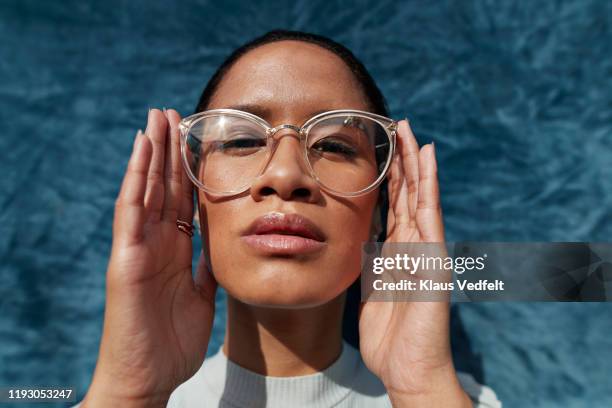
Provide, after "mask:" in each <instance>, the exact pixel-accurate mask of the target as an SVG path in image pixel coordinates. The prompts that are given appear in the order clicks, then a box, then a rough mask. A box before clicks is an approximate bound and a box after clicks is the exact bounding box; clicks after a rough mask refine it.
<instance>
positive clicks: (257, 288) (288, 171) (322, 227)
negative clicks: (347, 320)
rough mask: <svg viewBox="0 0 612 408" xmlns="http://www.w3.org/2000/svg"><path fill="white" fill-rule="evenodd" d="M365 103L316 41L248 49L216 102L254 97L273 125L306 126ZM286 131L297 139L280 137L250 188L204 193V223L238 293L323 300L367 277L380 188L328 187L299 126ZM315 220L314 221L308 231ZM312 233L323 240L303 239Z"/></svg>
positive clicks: (308, 302) (212, 250) (266, 299)
mask: <svg viewBox="0 0 612 408" xmlns="http://www.w3.org/2000/svg"><path fill="white" fill-rule="evenodd" d="M366 101H367V100H366V98H365V96H364V94H363V91H362V90H361V87H360V85H359V84H358V83H357V81H356V79H355V78H354V77H353V75H352V74H351V72H350V71H349V69H348V67H347V66H346V65H345V63H344V62H343V61H342V60H341V59H340V58H339V57H337V56H336V55H335V54H333V53H331V52H330V51H327V50H325V49H323V48H321V47H318V46H316V45H314V44H309V43H304V42H300V41H280V42H275V43H271V44H266V45H263V46H260V47H258V48H256V49H255V50H252V51H250V52H248V53H247V54H246V55H244V56H242V57H241V58H240V59H239V60H238V61H237V62H236V63H235V64H234V66H233V67H232V68H231V69H230V70H229V71H228V73H227V74H226V75H225V76H224V78H223V79H222V81H221V83H220V85H219V87H218V88H217V90H216V93H215V94H214V96H213V98H212V100H211V102H210V104H209V106H208V109H216V108H230V107H237V106H242V107H243V108H242V109H243V110H245V108H244V106H247V105H248V106H249V107H252V108H253V110H254V111H253V113H256V114H258V115H259V116H261V117H263V118H264V119H266V120H267V121H268V122H269V123H270V124H271V125H272V126H278V125H280V124H293V125H296V126H301V125H302V124H303V123H304V122H305V121H306V120H307V119H309V118H310V117H312V116H313V114H314V113H315V112H317V111H321V110H333V109H344V108H349V109H360V110H369V107H368V104H367V102H366ZM281 135H288V136H289V137H281V138H280V139H279V140H280V142H279V144H278V147H277V149H276V150H275V152H274V155H273V156H272V158H271V160H270V163H269V164H268V166H267V168H266V169H265V171H264V172H263V174H262V175H261V176H260V177H259V178H257V179H256V180H255V181H254V182H253V183H252V184H251V188H250V190H249V191H248V192H246V193H244V194H241V195H239V196H233V197H230V198H223V199H220V198H219V197H213V196H209V195H207V194H205V193H204V192H203V191H201V190H200V191H199V196H198V199H199V205H200V218H201V223H202V225H203V226H205V227H207V230H205V231H206V234H207V236H206V238H205V239H206V241H207V242H208V243H209V244H208V248H209V254H210V261H211V265H212V268H213V273H214V275H215V278H216V279H217V281H218V282H219V284H220V285H221V286H222V287H223V288H225V290H226V291H227V292H228V293H229V294H230V295H231V296H233V297H234V298H236V299H238V300H240V301H242V302H245V303H248V304H253V305H260V306H274V307H291V308H296V307H309V306H315V305H320V304H323V303H326V302H329V301H330V300H332V299H333V298H335V297H336V296H338V295H339V294H341V293H342V292H343V291H344V290H345V289H346V288H347V287H348V286H349V285H350V284H351V283H352V282H353V281H354V280H355V279H356V278H357V276H358V275H359V273H360V256H361V244H362V242H363V241H367V240H368V239H370V237H369V235H370V225H371V220H372V215H373V211H374V208H375V206H376V202H377V197H378V189H375V190H374V191H372V192H370V193H368V194H366V195H362V196H359V197H351V198H345V197H339V196H334V195H332V194H329V193H327V192H326V191H324V190H322V189H321V188H320V187H319V185H318V184H317V183H316V182H315V180H314V179H312V177H311V176H310V175H309V172H308V167H307V164H306V162H305V158H304V155H303V148H302V147H301V145H300V142H299V139H298V138H297V137H296V136H297V133H296V132H295V131H293V130H291V129H283V130H281V131H279V133H277V136H281ZM283 215H290V216H291V215H293V216H294V218H284V216H283ZM295 215H297V216H295ZM260 217H263V218H260ZM257 220H259V221H261V222H260V223H259V224H257V225H258V226H257V225H256V226H255V230H253V228H252V227H253V226H254V224H253V223H254V222H257ZM309 222H310V223H311V227H312V228H310V232H304V228H306V229H308V228H307V227H304V224H308V223H309ZM257 228H259V229H257ZM313 231H314V234H315V235H316V239H314V240H313V239H307V238H304V236H303V235H309V234H312V233H313ZM263 233H265V234H263ZM257 234H263V235H257ZM286 234H289V235H286ZM291 234H293V236H291ZM296 235H297V236H296ZM311 238H312V237H311Z"/></svg>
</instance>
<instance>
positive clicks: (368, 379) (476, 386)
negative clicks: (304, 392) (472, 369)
mask: <svg viewBox="0 0 612 408" xmlns="http://www.w3.org/2000/svg"><path fill="white" fill-rule="evenodd" d="M348 347H350V348H351V349H350V350H351V352H352V353H356V355H357V359H358V360H357V361H358V367H357V370H356V372H355V383H354V384H353V387H352V388H353V392H352V393H351V395H350V399H351V400H352V401H351V404H349V405H348V406H351V407H352V406H357V407H362V406H363V407H391V406H392V405H391V401H390V400H389V396H388V394H387V391H386V389H385V387H384V385H383V383H382V382H381V381H380V380H379V379H378V377H377V376H376V375H374V374H373V373H372V372H371V371H370V370H369V369H368V368H367V367H366V365H365V363H364V362H363V360H362V358H361V354H360V353H359V351H358V350H356V349H355V348H353V347H352V346H348ZM457 378H458V380H459V383H460V384H461V386H462V388H463V389H464V390H465V392H466V393H467V394H468V396H469V397H470V399H471V400H472V403H473V404H474V407H475V408H501V406H502V404H501V402H500V401H499V399H498V398H497V395H496V394H495V392H494V391H493V390H492V389H491V388H490V387H487V386H486V385H482V384H480V383H478V382H477V381H476V380H475V379H474V377H473V376H472V375H471V374H469V373H466V372H462V371H458V372H457Z"/></svg>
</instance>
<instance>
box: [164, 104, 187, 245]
mask: <svg viewBox="0 0 612 408" xmlns="http://www.w3.org/2000/svg"><path fill="white" fill-rule="evenodd" d="M164 118H165V116H164ZM166 123H168V120H166ZM182 192H183V188H182V185H181V154H180V144H179V138H178V132H177V131H176V130H175V131H172V129H171V128H168V137H167V138H166V164H165V168H164V205H163V208H162V221H165V222H170V223H173V224H174V223H176V220H177V219H178V217H179V206H180V204H181V201H182V199H183V197H182ZM183 221H185V220H183ZM187 221H189V222H191V220H187ZM185 236H187V235H185Z"/></svg>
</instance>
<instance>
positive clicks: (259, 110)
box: [225, 103, 333, 119]
mask: <svg viewBox="0 0 612 408" xmlns="http://www.w3.org/2000/svg"><path fill="white" fill-rule="evenodd" d="M225 109H235V110H240V111H243V112H249V113H251V114H253V115H256V116H259V117H260V118H263V119H269V118H270V117H271V116H272V110H271V109H269V108H266V107H265V106H262V105H257V104H250V103H246V104H240V105H232V106H228V107H227V108H225ZM330 110H333V109H321V110H317V111H314V112H310V113H309V115H310V116H308V117H309V118H312V117H313V116H316V115H318V114H319V113H323V112H329V111H330Z"/></svg>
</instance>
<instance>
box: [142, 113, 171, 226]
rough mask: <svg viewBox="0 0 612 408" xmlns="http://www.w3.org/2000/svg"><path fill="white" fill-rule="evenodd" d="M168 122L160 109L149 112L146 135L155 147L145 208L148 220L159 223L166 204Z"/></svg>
mask: <svg viewBox="0 0 612 408" xmlns="http://www.w3.org/2000/svg"><path fill="white" fill-rule="evenodd" d="M167 129H168V120H167V119H166V117H165V116H164V114H163V113H162V112H161V111H160V110H159V109H151V110H150V111H149V116H148V121H147V129H146V132H145V133H146V135H147V137H148V138H149V140H151V144H152V145H153V156H152V158H151V165H150V166H149V174H148V183H147V193H146V196H145V207H146V208H147V219H148V220H150V221H153V222H157V221H159V220H160V219H161V213H162V209H163V204H164V195H165V191H164V187H165V186H164V170H165V160H166V158H165V156H166V138H167V137H166V133H167Z"/></svg>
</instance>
